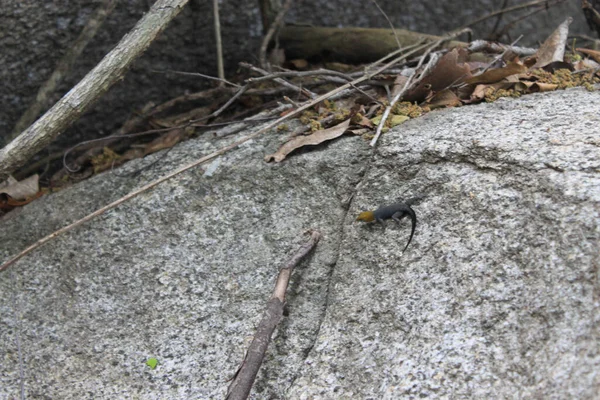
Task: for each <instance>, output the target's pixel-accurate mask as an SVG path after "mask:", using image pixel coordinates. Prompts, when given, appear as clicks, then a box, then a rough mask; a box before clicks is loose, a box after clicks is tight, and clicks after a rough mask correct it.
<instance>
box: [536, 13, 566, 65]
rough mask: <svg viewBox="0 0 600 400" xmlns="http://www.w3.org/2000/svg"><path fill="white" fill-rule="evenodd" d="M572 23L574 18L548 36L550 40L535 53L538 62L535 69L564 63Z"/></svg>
mask: <svg viewBox="0 0 600 400" xmlns="http://www.w3.org/2000/svg"><path fill="white" fill-rule="evenodd" d="M572 21H573V18H571V17H569V18H567V19H566V20H565V21H564V22H563V23H562V24H560V25H559V26H558V28H556V30H555V31H554V32H552V34H551V35H550V36H548V39H546V41H545V42H544V43H542V45H541V46H540V48H539V49H538V51H537V52H536V53H535V57H536V58H537V62H536V63H535V65H534V66H533V68H541V67H544V66H546V65H548V64H550V63H551V62H553V61H563V58H564V56H565V46H566V44H567V36H568V35H569V25H570V24H571V22H572Z"/></svg>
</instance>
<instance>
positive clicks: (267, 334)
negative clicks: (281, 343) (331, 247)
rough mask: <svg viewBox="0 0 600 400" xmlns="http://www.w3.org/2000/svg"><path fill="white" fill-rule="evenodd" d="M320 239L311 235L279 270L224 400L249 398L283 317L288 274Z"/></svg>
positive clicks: (319, 236) (313, 234) (315, 233)
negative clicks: (271, 292)
mask: <svg viewBox="0 0 600 400" xmlns="http://www.w3.org/2000/svg"><path fill="white" fill-rule="evenodd" d="M320 238H321V234H320V233H319V231H312V233H311V237H310V240H309V241H308V242H307V243H305V244H304V245H303V246H302V247H301V248H300V249H299V250H298V251H297V252H296V254H294V256H293V257H292V258H291V259H290V260H289V261H288V263H287V264H286V265H285V267H282V268H281V269H280V270H279V275H278V276H277V282H276V283H275V289H274V290H273V294H272V295H271V298H270V299H269V301H268V302H267V307H266V310H265V313H264V314H263V317H262V319H261V321H260V323H259V324H258V327H257V328H256V334H255V335H254V339H252V343H251V344H250V347H249V348H248V351H247V352H246V356H245V357H244V360H243V361H242V365H241V366H240V367H239V369H238V370H237V372H236V373H235V377H234V379H233V381H232V382H231V384H230V385H229V388H228V390H227V396H226V397H225V398H226V399H227V400H244V399H247V398H248V395H250V391H251V390H252V385H253V384H254V379H256V375H257V374H258V370H259V369H260V366H261V365H262V361H263V359H264V357H265V353H266V351H267V347H268V346H269V342H271V336H272V335H273V331H275V327H277V324H278V323H279V321H280V320H281V317H282V315H283V306H284V304H285V292H286V290H287V287H288V284H289V282H290V277H291V276H292V272H293V271H294V267H296V266H297V265H298V264H299V263H300V261H302V259H303V258H304V257H306V256H307V255H308V253H310V251H311V250H312V249H313V248H314V247H315V246H316V245H317V243H318V242H319V239H320Z"/></svg>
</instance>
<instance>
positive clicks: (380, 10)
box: [371, 0, 402, 49]
mask: <svg viewBox="0 0 600 400" xmlns="http://www.w3.org/2000/svg"><path fill="white" fill-rule="evenodd" d="M371 1H372V2H373V4H375V7H377V9H378V10H379V12H380V13H381V14H382V15H383V18H385V20H386V21H387V22H388V24H389V25H390V29H391V30H392V32H394V39H396V43H397V44H398V48H399V49H401V48H402V45H401V44H400V39H399V38H398V34H397V33H396V28H394V24H392V21H391V20H390V18H389V17H388V16H387V14H386V13H385V12H384V11H383V9H382V8H381V7H380V6H379V4H378V3H377V1H375V0H371Z"/></svg>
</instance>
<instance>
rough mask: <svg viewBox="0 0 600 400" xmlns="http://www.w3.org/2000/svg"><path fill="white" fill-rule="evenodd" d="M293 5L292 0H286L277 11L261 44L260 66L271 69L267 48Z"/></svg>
mask: <svg viewBox="0 0 600 400" xmlns="http://www.w3.org/2000/svg"><path fill="white" fill-rule="evenodd" d="M291 6H292V0H286V2H285V3H284V4H283V6H282V7H281V10H279V12H278V13H277V16H276V17H275V20H274V21H273V23H272V24H271V26H270V27H269V31H268V32H267V34H266V35H265V37H264V38H263V41H262V43H261V45H260V53H259V56H258V59H259V61H260V66H261V67H262V68H264V69H269V66H268V64H267V48H268V47H269V43H270V42H271V39H273V36H274V35H275V32H276V31H278V30H279V28H280V27H281V25H282V24H283V17H285V14H286V13H287V12H288V10H289V9H290V7H291Z"/></svg>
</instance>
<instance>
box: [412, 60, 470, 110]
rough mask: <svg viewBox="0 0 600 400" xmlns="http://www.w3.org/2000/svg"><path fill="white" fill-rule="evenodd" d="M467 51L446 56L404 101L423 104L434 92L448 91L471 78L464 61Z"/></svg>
mask: <svg viewBox="0 0 600 400" xmlns="http://www.w3.org/2000/svg"><path fill="white" fill-rule="evenodd" d="M466 51H467V50H465V49H453V50H452V51H451V52H449V53H447V54H445V55H444V56H443V57H442V58H440V60H439V61H438V63H437V64H436V65H435V67H433V69H432V70H431V72H430V73H429V74H427V75H426V76H425V77H424V78H423V79H422V80H421V82H419V83H418V84H417V86H416V87H414V88H413V89H411V90H410V91H409V92H408V93H407V94H406V95H405V96H404V98H403V100H404V101H410V102H413V101H417V102H422V101H423V100H425V98H426V97H428V96H429V95H430V94H431V93H432V92H438V91H441V90H444V89H446V88H447V87H448V86H450V85H453V84H458V83H461V82H463V81H464V80H465V79H468V78H470V77H471V70H470V68H469V65H468V64H467V63H465V62H459V61H462V59H464V57H465V53H466Z"/></svg>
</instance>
